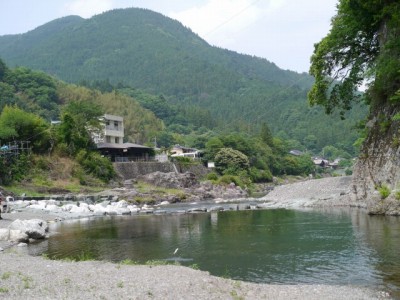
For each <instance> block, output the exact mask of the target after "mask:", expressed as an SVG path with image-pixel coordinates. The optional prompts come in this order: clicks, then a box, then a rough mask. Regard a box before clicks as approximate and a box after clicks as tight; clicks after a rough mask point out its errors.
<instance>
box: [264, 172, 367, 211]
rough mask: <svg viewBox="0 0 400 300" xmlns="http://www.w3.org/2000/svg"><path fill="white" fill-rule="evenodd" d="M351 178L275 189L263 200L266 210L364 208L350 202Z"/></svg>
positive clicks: (319, 180) (323, 179) (328, 179)
mask: <svg viewBox="0 0 400 300" xmlns="http://www.w3.org/2000/svg"><path fill="white" fill-rule="evenodd" d="M350 185H351V177H350V176H343V177H329V178H322V179H313V180H306V181H300V182H296V183H292V184H286V185H280V186H277V187H275V188H274V189H273V190H272V191H271V192H270V193H269V194H268V195H266V196H264V197H263V198H262V200H264V201H267V203H265V205H263V207H264V208H293V209H296V208H302V207H334V206H348V207H349V206H354V207H364V206H365V203H355V202H351V200H350Z"/></svg>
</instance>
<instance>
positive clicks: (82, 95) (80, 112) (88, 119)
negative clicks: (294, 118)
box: [0, 60, 350, 186]
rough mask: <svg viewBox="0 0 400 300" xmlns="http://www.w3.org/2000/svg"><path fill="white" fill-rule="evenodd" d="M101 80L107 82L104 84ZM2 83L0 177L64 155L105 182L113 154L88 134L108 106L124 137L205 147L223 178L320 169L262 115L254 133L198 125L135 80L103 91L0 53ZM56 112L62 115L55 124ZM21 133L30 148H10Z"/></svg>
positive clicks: (83, 178) (34, 169)
mask: <svg viewBox="0 0 400 300" xmlns="http://www.w3.org/2000/svg"><path fill="white" fill-rule="evenodd" d="M97 85H99V86H103V88H104V87H105V86H106V85H107V84H105V83H104V82H98V83H97ZM0 87H1V89H0V108H1V110H0V144H1V146H2V147H5V148H2V150H1V151H0V166H1V172H0V182H2V183H3V184H7V183H12V182H14V181H19V180H27V178H31V179H30V180H33V178H34V179H35V180H37V177H38V175H37V173H40V172H42V171H43V170H47V171H50V170H51V169H52V164H54V162H55V161H57V160H58V161H60V160H62V159H63V158H68V159H71V160H73V161H74V164H75V167H74V168H73V172H72V173H73V175H72V176H73V177H75V180H79V182H80V183H81V184H84V185H85V184H93V178H97V179H99V180H102V181H104V182H108V181H110V180H112V179H114V177H115V173H114V171H113V169H112V167H111V162H110V161H109V160H108V159H106V158H104V157H101V156H100V155H99V153H98V152H97V151H96V146H95V145H94V144H93V141H92V139H91V135H90V132H91V131H92V130H95V129H96V128H97V129H99V130H100V128H101V123H100V116H101V115H103V114H104V113H105V112H107V113H111V114H117V115H121V116H123V117H124V119H125V126H124V127H125V134H126V141H129V142H139V143H140V142H145V143H146V142H153V139H154V138H157V143H158V145H159V146H162V147H164V148H168V147H170V146H172V145H173V143H175V142H182V143H185V144H186V143H188V144H191V145H195V146H197V147H198V148H200V149H202V150H203V154H204V157H203V161H204V162H206V161H215V164H216V169H215V173H211V174H210V179H213V180H216V179H217V178H219V177H220V176H222V177H221V178H223V179H222V180H224V182H231V181H234V182H235V183H237V184H239V185H243V186H248V185H250V184H251V183H254V182H268V181H271V180H272V176H274V175H308V174H310V173H313V172H315V169H314V165H313V163H312V160H311V157H310V153H305V154H304V155H300V156H294V155H291V154H290V153H289V150H290V149H291V148H292V146H293V143H294V141H290V140H285V139H282V138H279V137H276V136H275V137H274V136H273V134H272V132H271V130H270V128H269V127H268V125H267V123H265V122H264V123H263V124H262V125H261V127H260V130H258V131H256V132H253V133H251V134H249V133H246V132H231V133H221V132H217V131H212V130H210V129H208V128H206V127H204V126H202V127H199V128H197V127H196V126H194V125H193V124H195V121H196V118H195V115H196V112H195V111H192V113H193V116H190V112H189V111H188V110H187V109H180V108H177V107H175V106H173V105H169V104H168V103H167V102H166V101H165V99H164V98H163V97H160V96H154V95H150V94H147V93H146V92H143V91H139V90H135V89H130V88H124V89H121V90H118V89H116V88H115V89H113V90H112V91H111V92H101V91H100V90H98V89H95V88H93V87H90V88H89V87H84V86H79V85H73V84H67V83H65V82H62V81H60V80H58V79H55V78H53V77H51V76H49V75H47V74H45V73H43V72H40V71H32V70H31V69H29V68H26V67H17V68H14V69H10V68H8V67H7V66H6V65H5V64H4V63H3V62H2V61H1V60H0ZM122 91H124V92H122ZM128 93H130V94H132V96H128V95H127V94H128ZM137 99H138V100H137ZM141 103H142V104H143V106H147V107H148V109H147V108H144V107H142V104H141ZM156 108H157V109H158V110H157V109H156ZM150 109H154V110H155V113H153V112H152V111H151V110H150ZM158 117H159V118H158ZM161 118H163V119H164V120H165V122H164V121H163V120H162V119H161ZM51 120H60V122H59V123H58V122H57V124H54V125H53V124H51V122H50V121H51ZM190 122H192V123H190ZM165 124H167V125H168V128H175V133H171V132H170V131H168V129H166V125H165ZM178 131H179V132H180V133H179V134H178V133H176V132H178ZM16 141H17V142H21V141H23V142H25V143H26V142H29V144H30V146H31V151H32V152H31V153H22V154H21V155H17V156H13V154H12V152H10V151H9V150H10V149H9V146H10V145H12V144H13V143H14V142H16ZM329 147H330V148H329ZM324 149H326V150H327V154H328V152H329V153H330V155H331V156H332V157H334V156H339V155H340V156H342V157H345V158H350V155H349V154H348V153H345V152H344V151H342V150H340V149H336V148H334V147H333V146H328V147H325V148H324ZM335 151H336V152H335ZM28 154H29V157H28V156H26V155H28ZM32 155H33V156H32ZM183 162H184V161H183ZM38 169H39V171H38ZM28 170H30V172H28ZM61 173H62V171H61ZM93 176H94V177H93ZM39 177H40V176H39ZM46 180H47V179H46Z"/></svg>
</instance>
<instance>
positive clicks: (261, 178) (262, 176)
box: [249, 168, 272, 182]
mask: <svg viewBox="0 0 400 300" xmlns="http://www.w3.org/2000/svg"><path fill="white" fill-rule="evenodd" d="M249 175H250V178H251V180H252V181H253V182H270V181H272V174H271V172H270V171H269V170H259V169H256V168H251V169H250V172H249Z"/></svg>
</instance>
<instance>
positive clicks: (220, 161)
mask: <svg viewBox="0 0 400 300" xmlns="http://www.w3.org/2000/svg"><path fill="white" fill-rule="evenodd" d="M249 166H250V163H249V159H248V157H247V156H246V155H245V154H243V153H242V152H240V151H238V150H234V149H232V148H222V149H221V150H219V151H218V153H217V155H215V169H216V170H217V171H218V172H219V173H220V174H230V175H236V174H237V173H238V172H240V171H243V170H245V171H247V170H248V168H249Z"/></svg>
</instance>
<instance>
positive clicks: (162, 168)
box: [113, 162, 209, 180]
mask: <svg viewBox="0 0 400 300" xmlns="http://www.w3.org/2000/svg"><path fill="white" fill-rule="evenodd" d="M113 165H114V168H115V170H116V171H117V173H118V174H119V175H120V176H121V177H122V178H123V179H124V180H126V179H133V178H136V177H138V176H140V175H146V174H150V173H154V172H163V173H169V172H176V171H177V172H179V173H185V172H190V173H194V174H195V175H196V176H197V177H198V178H201V177H203V176H204V175H206V174H207V173H208V172H209V170H208V169H207V168H206V167H204V166H203V165H180V164H178V163H175V167H174V164H173V163H171V162H163V163H161V162H129V163H128V162H125V163H114V164H113Z"/></svg>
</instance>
